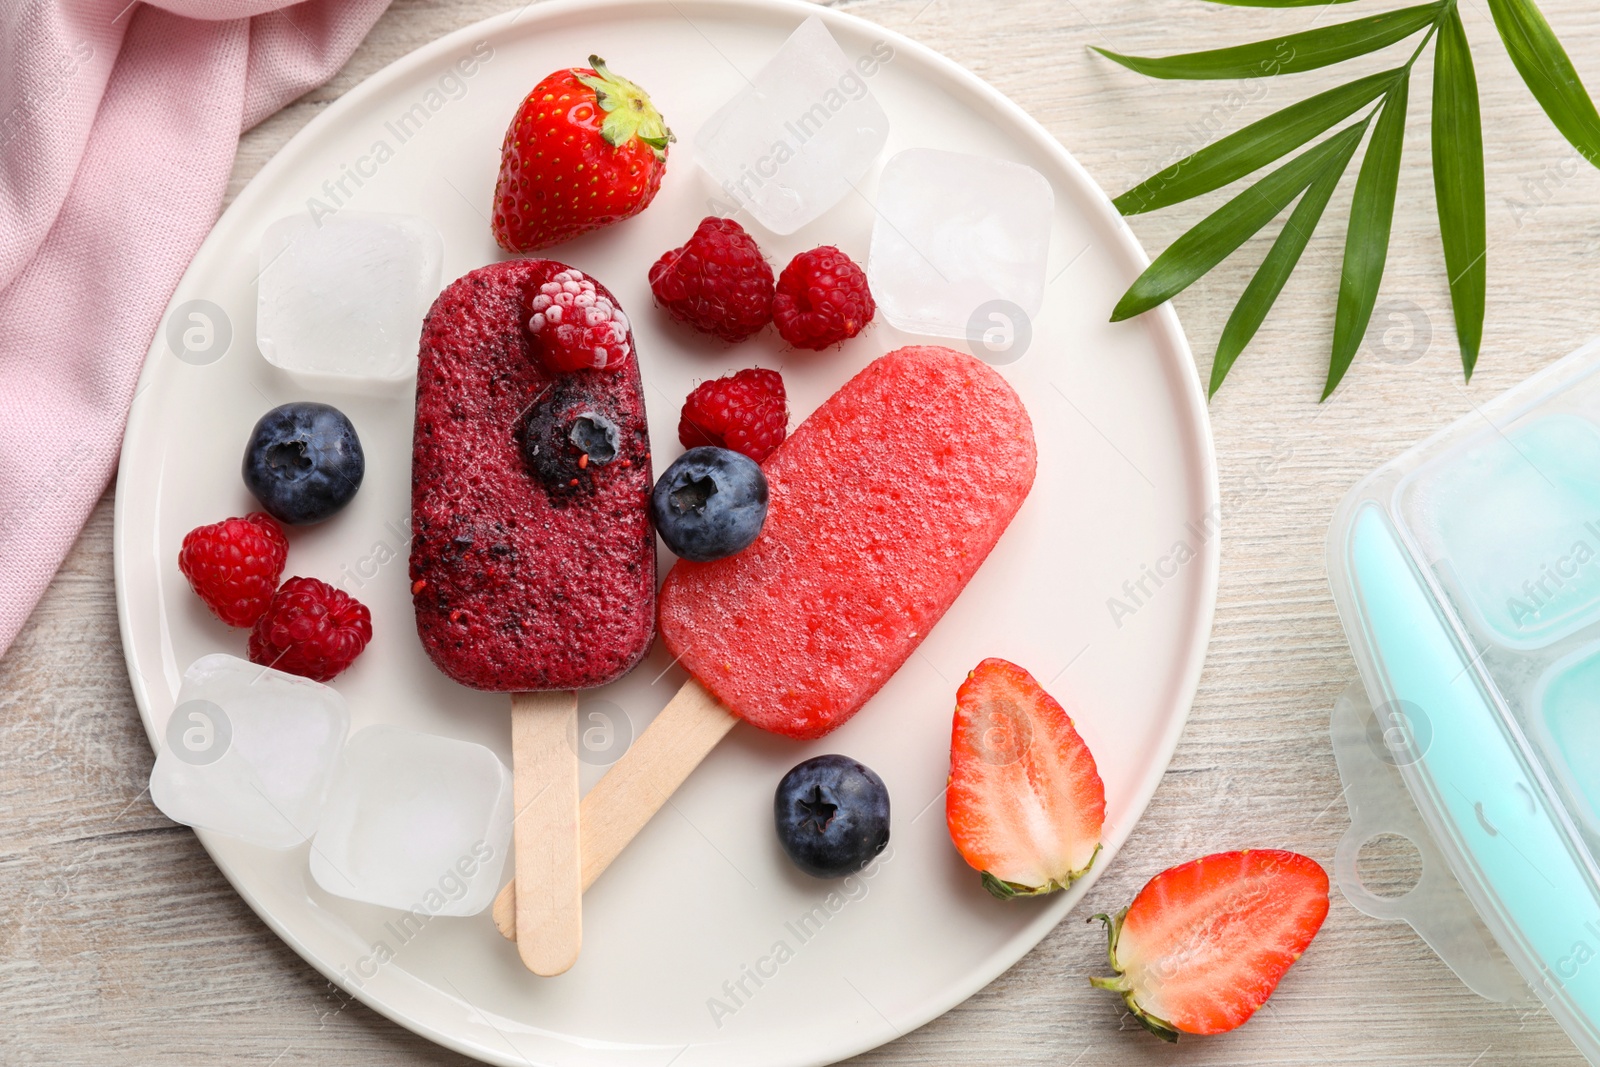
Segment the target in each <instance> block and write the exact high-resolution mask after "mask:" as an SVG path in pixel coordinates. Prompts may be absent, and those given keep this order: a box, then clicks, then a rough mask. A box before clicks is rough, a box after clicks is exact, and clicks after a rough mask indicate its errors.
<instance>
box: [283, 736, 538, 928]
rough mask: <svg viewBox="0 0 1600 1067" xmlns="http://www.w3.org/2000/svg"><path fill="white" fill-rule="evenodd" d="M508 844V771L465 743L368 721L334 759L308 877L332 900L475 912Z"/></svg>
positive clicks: (496, 884) (494, 885)
mask: <svg viewBox="0 0 1600 1067" xmlns="http://www.w3.org/2000/svg"><path fill="white" fill-rule="evenodd" d="M510 847H511V773H510V772H509V771H508V770H507V769H506V766H505V764H503V763H501V762H500V759H499V757H498V756H496V755H495V754H494V753H493V752H491V751H490V750H489V749H487V748H484V747H483V746H482V745H475V744H473V743H471V742H470V741H457V740H455V739H453V738H449V737H437V736H434V735H432V734H424V733H417V732H415V731H413V730H403V729H401V728H399V727H397V726H369V727H367V728H366V729H364V730H360V731H357V733H356V734H355V735H354V736H353V737H351V738H350V743H349V744H348V745H346V746H345V750H344V754H343V755H342V756H341V757H340V758H339V766H338V770H337V771H336V772H335V773H334V781H333V786H332V788H331V789H330V790H329V793H328V805H327V809H326V810H325V811H324V813H323V817H322V827H321V829H319V830H318V831H317V838H316V840H315V841H314V842H312V846H311V876H312V877H313V878H315V879H316V882H317V884H318V885H320V886H321V887H322V888H323V889H325V890H327V891H328V892H330V893H332V894H334V895H335V896H341V897H348V898H350V899H351V900H360V901H364V902H366V903H368V904H378V905H381V906H383V907H387V908H400V909H402V910H404V911H414V912H421V913H423V914H427V915H476V914H477V913H478V912H480V911H482V910H483V909H484V908H486V907H488V906H489V902H490V901H492V900H493V899H494V896H495V893H497V892H498V891H499V889H500V870H501V868H502V866H503V865H504V864H505V859H506V854H507V852H509V851H510Z"/></svg>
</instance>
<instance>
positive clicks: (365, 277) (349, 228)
mask: <svg viewBox="0 0 1600 1067" xmlns="http://www.w3.org/2000/svg"><path fill="white" fill-rule="evenodd" d="M443 262H444V242H443V240H442V239H441V238H440V236H439V231H438V230H436V229H435V228H434V227H433V225H432V224H431V223H429V222H428V221H427V220H426V219H421V218H417V217H416V216H414V215H382V214H364V213H361V212H354V211H341V212H339V213H337V214H335V215H331V216H328V217H326V218H318V219H314V218H312V217H311V215H310V214H302V215H291V216H289V217H288V218H283V219H279V220H278V221H277V222H274V223H273V224H272V225H270V226H268V227H267V231H266V233H265V234H264V235H263V236H262V238H261V268H260V277H259V279H258V282H257V291H256V345H257V347H259V348H260V349H261V354H262V355H264V356H266V357H267V360H268V361H269V362H271V363H273V364H275V365H276V366H279V367H282V368H283V369H284V370H287V371H292V372H297V373H300V374H307V375H315V376H325V377H334V378H346V379H377V380H379V381H394V380H399V379H403V378H406V377H407V376H409V375H411V374H414V373H415V372H416V367H417V340H418V337H419V336H420V335H421V333H422V318H423V316H424V315H425V314H427V311H428V307H429V306H430V305H431V304H432V303H433V298H434V297H435V296H437V295H438V294H439V273H440V270H441V267H442V265H443Z"/></svg>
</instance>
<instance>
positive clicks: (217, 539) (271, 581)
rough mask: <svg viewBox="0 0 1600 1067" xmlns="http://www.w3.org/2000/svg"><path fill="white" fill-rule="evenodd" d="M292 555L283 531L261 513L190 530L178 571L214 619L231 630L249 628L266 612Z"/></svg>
mask: <svg viewBox="0 0 1600 1067" xmlns="http://www.w3.org/2000/svg"><path fill="white" fill-rule="evenodd" d="M288 555H289V541H288V539H287V538H285V537H284V536H283V528H282V527H281V526H279V525H278V524H277V523H276V522H274V521H273V519H272V516H270V515H267V514H265V513H264V512H260V511H257V512H253V513H251V514H249V515H246V516H245V517H244V518H242V519H223V520H222V521H221V522H214V523H211V524H210V525H209V526H198V527H196V528H195V529H193V530H190V531H189V532H188V534H186V535H185V536H184V539H183V547H182V548H181V549H180V550H179V551H178V570H180V571H182V572H183V576H184V577H185V578H187V579H189V586H190V588H192V589H193V590H194V591H195V594H196V595H197V596H199V598H200V599H201V600H203V601H205V605H206V607H208V608H210V609H211V613H212V614H213V615H215V616H216V617H217V618H219V619H221V620H222V621H223V622H225V623H227V624H228V625H229V626H249V625H251V624H253V623H254V622H255V621H256V620H257V619H259V618H260V617H261V613H262V612H263V611H266V610H267V603H268V601H270V600H271V599H272V594H273V593H274V592H275V591H277V588H278V579H279V578H281V577H282V576H283V562H284V560H285V559H286V558H288Z"/></svg>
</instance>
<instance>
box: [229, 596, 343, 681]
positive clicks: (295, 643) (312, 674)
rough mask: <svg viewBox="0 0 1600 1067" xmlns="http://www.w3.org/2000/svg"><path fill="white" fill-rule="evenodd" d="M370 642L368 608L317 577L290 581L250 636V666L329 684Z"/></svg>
mask: <svg viewBox="0 0 1600 1067" xmlns="http://www.w3.org/2000/svg"><path fill="white" fill-rule="evenodd" d="M371 640H372V613H371V612H370V611H368V610H367V607H366V605H365V604H363V603H361V602H360V601H359V600H357V599H356V598H355V597H353V596H351V595H350V594H349V593H346V592H344V591H343V590H342V589H335V588H334V587H333V586H331V585H329V584H328V583H327V582H324V581H320V580H318V579H316V578H290V579H289V580H288V581H286V582H284V583H283V585H282V587H280V588H279V589H278V591H277V593H275V594H274V595H273V597H272V602H271V603H270V604H268V605H267V610H266V612H265V613H264V614H262V616H261V617H260V618H259V619H257V620H256V625H255V629H253V630H251V631H250V652H249V655H250V662H251V663H259V664H260V665H261V666H263V667H271V668H273V669H274V670H280V671H286V672H287V673H289V674H298V675H300V676H301V677H303V678H310V679H311V680H312V681H315V682H326V681H329V680H330V679H332V678H333V677H334V676H335V675H337V674H339V673H340V672H341V671H343V670H344V669H345V668H346V667H348V666H350V664H351V663H352V662H354V660H355V658H356V657H357V656H359V655H361V650H362V649H364V648H366V647H367V642H368V641H371Z"/></svg>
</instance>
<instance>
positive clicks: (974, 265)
mask: <svg viewBox="0 0 1600 1067" xmlns="http://www.w3.org/2000/svg"><path fill="white" fill-rule="evenodd" d="M877 208H878V216H877V220H876V221H875V222H874V223H873V227H872V250H871V253H870V255H869V257H868V260H867V281H868V284H869V285H871V287H872V296H873V299H875V300H876V301H877V303H878V310H879V311H880V312H881V313H882V314H883V317H884V318H885V319H887V320H889V322H890V323H891V324H892V325H894V326H895V327H896V328H898V329H901V330H904V331H906V332H907V333H917V334H925V335H929V336H933V337H969V338H970V337H974V335H975V334H977V333H980V332H981V331H986V330H988V329H989V328H990V326H991V320H990V316H989V315H988V314H987V313H986V312H988V311H990V310H998V313H999V314H1000V315H1001V318H1005V317H1006V315H1007V312H1008V309H1006V308H1003V307H1001V306H1000V304H999V303H998V302H1004V303H1006V304H1012V305H1015V306H1016V308H1018V309H1020V310H1021V313H1022V314H1023V315H1026V316H1029V317H1030V318H1031V317H1032V316H1034V315H1037V314H1039V309H1040V307H1042V306H1043V304H1044V285H1045V257H1046V256H1047V255H1048V254H1049V251H1050V223H1051V217H1052V215H1053V213H1054V208H1055V194H1054V193H1053V192H1052V191H1051V189H1050V182H1049V181H1048V180H1046V178H1045V177H1044V175H1042V174H1040V173H1039V172H1038V171H1036V170H1034V169H1033V168H1032V167H1028V166H1024V165H1023V164H1021V163H1013V162H1010V161H1009V160H1004V159H991V158H989V157H987V156H973V155H967V154H965V153H961V152H943V151H939V150H937V149H932V148H910V149H907V150H906V151H904V152H900V153H898V154H897V155H895V156H894V158H892V159H890V160H889V162H888V163H887V164H886V165H885V166H884V168H883V175H882V177H881V178H880V180H879V182H878V203H877ZM1015 314H1016V311H1015V310H1009V315H1010V316H1015ZM994 321H995V322H996V323H999V324H1000V325H1002V326H1004V325H1007V324H1006V323H1004V322H1001V321H1000V320H999V319H996V320H994ZM1009 325H1010V326H1012V327H1015V325H1016V324H1015V323H1010V324H1009Z"/></svg>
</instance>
